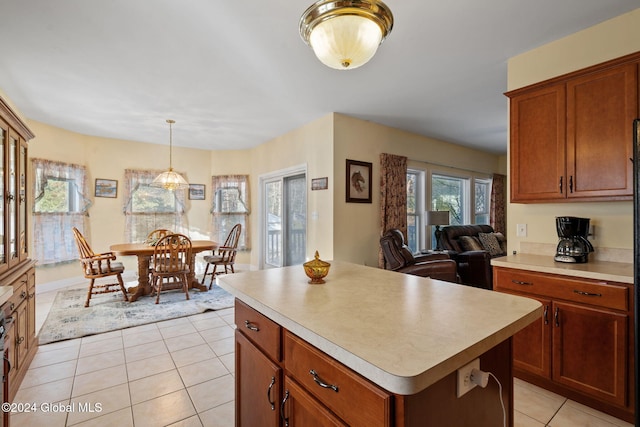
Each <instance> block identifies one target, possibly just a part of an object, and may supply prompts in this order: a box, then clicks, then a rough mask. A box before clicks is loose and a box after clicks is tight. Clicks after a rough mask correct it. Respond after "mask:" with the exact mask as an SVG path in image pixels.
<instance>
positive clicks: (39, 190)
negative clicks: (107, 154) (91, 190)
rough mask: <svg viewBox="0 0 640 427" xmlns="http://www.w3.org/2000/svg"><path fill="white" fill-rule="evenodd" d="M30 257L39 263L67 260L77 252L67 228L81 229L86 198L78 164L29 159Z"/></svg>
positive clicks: (73, 258)
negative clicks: (31, 189) (31, 191)
mask: <svg viewBox="0 0 640 427" xmlns="http://www.w3.org/2000/svg"><path fill="white" fill-rule="evenodd" d="M31 163H32V165H33V175H34V179H33V185H34V194H35V201H34V205H33V241H34V248H33V250H34V258H35V259H37V260H38V263H39V264H40V265H46V264H54V263H59V262H64V261H71V260H75V259H77V258H78V251H77V248H76V246H75V242H74V240H73V234H72V232H71V229H72V228H73V227H76V228H77V229H78V230H80V231H81V232H83V233H84V232H85V227H84V221H85V217H86V215H87V209H88V207H89V205H90V201H89V200H88V199H87V198H86V197H85V196H84V195H85V194H86V193H87V191H86V171H85V167H84V166H82V165H74V164H68V163H62V162H54V161H50V160H44V159H32V161H31Z"/></svg>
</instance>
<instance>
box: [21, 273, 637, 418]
mask: <svg viewBox="0 0 640 427" xmlns="http://www.w3.org/2000/svg"><path fill="white" fill-rule="evenodd" d="M80 286H85V285H84V284H83V285H80ZM54 296H55V292H46V293H41V294H38V295H37V299H36V301H37V312H36V324H37V327H38V329H39V328H40V326H41V325H42V323H43V322H44V319H45V318H46V314H47V313H48V310H49V308H50V307H51V304H52V302H53V298H54ZM233 333H234V329H233V309H226V310H221V311H217V312H207V313H203V314H198V315H194V316H190V317H184V318H181V319H175V320H170V321H164V322H158V323H154V324H149V325H144V326H139V327H134V328H129V329H124V330H121V331H114V332H108V333H104V334H99V335H94V336H90V337H85V338H79V339H75V340H69V341H62V342H58V343H53V344H48V345H43V346H40V347H39V349H38V353H37V354H36V356H35V358H34V360H33V362H32V363H31V366H30V367H29V370H28V372H27V375H26V377H25V379H24V381H23V383H22V385H21V386H20V389H19V391H18V394H17V396H16V399H15V402H19V403H35V406H36V407H37V409H38V411H37V412H32V413H20V414H13V415H12V416H11V424H12V426H14V427H22V426H29V427H37V426H46V427H58V426H83V427H84V426H119V427H120V426H123V427H125V426H135V427H143V426H151V427H158V426H181V427H192V426H194V427H195V426H216V427H230V426H233V424H234V354H233V351H234V344H233ZM514 390H515V393H514V394H515V398H514V401H515V422H514V425H515V426H516V427H542V426H550V427H585V426H590V427H633V426H632V425H631V424H629V423H626V422H624V421H621V420H618V419H616V418H613V417H611V416H609V415H606V414H603V413H601V412H598V411H595V410H593V409H591V408H588V407H586V406H583V405H580V404H578V403H575V402H573V401H571V400H568V399H566V398H564V397H562V396H559V395H557V394H554V393H551V392H549V391H547V390H544V389H541V388H539V387H536V386H534V385H532V384H528V383H525V382H523V381H520V380H518V379H515V387H514ZM43 404H50V405H49V408H47V407H46V405H44V407H43ZM98 404H99V406H98ZM42 409H45V410H48V412H44V411H43V410H42ZM91 410H92V411H93V412H92V411H91Z"/></svg>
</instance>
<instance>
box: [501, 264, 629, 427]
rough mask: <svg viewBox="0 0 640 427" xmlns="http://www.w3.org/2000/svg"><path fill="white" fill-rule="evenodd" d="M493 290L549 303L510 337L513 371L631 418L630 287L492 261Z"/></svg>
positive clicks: (527, 378) (598, 406)
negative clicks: (513, 266)
mask: <svg viewBox="0 0 640 427" xmlns="http://www.w3.org/2000/svg"><path fill="white" fill-rule="evenodd" d="M494 289H495V290H496V291H499V292H506V293H512V294H517V295H522V296H529V297H531V298H535V299H537V300H539V301H540V302H541V303H542V304H543V306H544V314H543V316H542V318H541V319H540V320H539V321H538V322H534V323H532V324H531V325H529V326H528V327H526V328H525V329H523V330H522V331H520V332H518V333H517V334H516V335H514V337H513V368H514V375H515V376H517V377H520V378H522V379H524V380H526V381H529V382H532V383H534V384H537V385H539V386H541V387H544V388H547V389H549V390H551V391H554V392H557V393H560V394H562V395H564V396H567V397H569V398H571V399H573V400H576V401H578V402H581V403H583V404H585V405H588V406H591V407H594V408H596V409H598V410H601V411H604V412H607V413H609V414H611V415H614V416H616V417H618V418H622V419H625V420H627V421H630V422H632V421H633V419H634V414H633V410H634V407H633V405H634V402H635V401H634V399H635V391H634V372H633V358H634V355H633V334H632V333H630V331H631V329H630V328H631V325H632V323H633V306H632V305H633V304H632V300H631V298H630V295H631V289H630V286H629V285H627V284H624V283H609V282H605V281H599V280H591V279H580V278H575V277H568V276H561V275H553V274H546V273H538V272H531V271H524V270H518V269H513V268H503V267H494Z"/></svg>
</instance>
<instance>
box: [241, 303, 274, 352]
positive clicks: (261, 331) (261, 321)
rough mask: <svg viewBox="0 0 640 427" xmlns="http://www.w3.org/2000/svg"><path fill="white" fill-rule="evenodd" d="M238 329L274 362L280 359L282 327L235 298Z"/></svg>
mask: <svg viewBox="0 0 640 427" xmlns="http://www.w3.org/2000/svg"><path fill="white" fill-rule="evenodd" d="M235 322H236V326H237V327H238V330H239V331H241V332H242V333H243V334H244V335H245V336H246V337H247V338H249V340H251V341H252V342H253V343H254V344H255V345H256V346H257V347H258V348H259V349H260V350H262V351H263V352H264V353H265V354H267V355H268V356H269V357H271V359H273V360H275V361H276V362H280V361H282V345H281V343H282V328H281V327H280V325H278V324H277V323H276V322H274V321H273V320H271V319H269V318H268V317H266V316H265V315H263V314H261V313H259V312H257V311H256V310H254V309H253V308H251V307H249V306H248V305H246V304H245V303H243V302H242V301H240V300H238V299H236V306H235Z"/></svg>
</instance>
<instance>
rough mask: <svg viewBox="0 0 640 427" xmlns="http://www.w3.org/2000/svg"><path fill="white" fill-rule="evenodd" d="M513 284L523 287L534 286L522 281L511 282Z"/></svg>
mask: <svg viewBox="0 0 640 427" xmlns="http://www.w3.org/2000/svg"><path fill="white" fill-rule="evenodd" d="M511 281H512V282H513V283H515V284H516V285H522V286H533V282H523V281H521V280H515V279H512V280H511Z"/></svg>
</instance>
